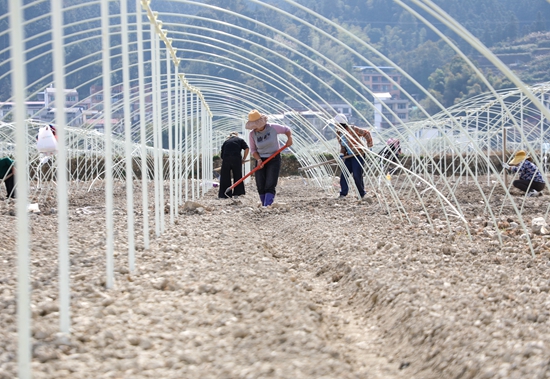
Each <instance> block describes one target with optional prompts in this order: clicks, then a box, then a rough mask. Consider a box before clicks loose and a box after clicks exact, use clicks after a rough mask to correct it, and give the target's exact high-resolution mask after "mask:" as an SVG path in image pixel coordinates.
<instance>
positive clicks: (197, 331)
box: [0, 178, 550, 379]
mask: <svg viewBox="0 0 550 379" xmlns="http://www.w3.org/2000/svg"><path fill="white" fill-rule="evenodd" d="M393 185H394V187H396V188H397V186H398V183H396V182H394V184H393ZM460 186H461V187H460V188H457V190H456V191H455V193H456V194H457V196H458V201H459V202H460V204H461V210H462V212H464V216H465V218H466V221H467V222H468V224H467V225H465V224H464V223H463V222H462V221H461V220H460V218H459V217H452V216H450V217H449V218H447V217H445V212H443V211H442V209H443V207H446V206H447V205H446V204H443V205H441V202H439V201H438V200H437V199H436V198H434V199H429V198H425V199H424V200H425V206H421V204H420V202H419V201H418V200H417V199H415V195H414V193H413V194H412V195H411V194H410V193H409V195H407V196H406V195H402V196H401V197H400V198H399V199H398V201H396V200H395V199H394V198H392V196H391V193H390V192H389V191H388V188H385V189H384V188H369V191H368V194H367V196H366V198H365V199H363V200H362V201H358V200H357V199H355V198H353V197H351V196H349V197H347V198H345V199H335V196H333V195H327V194H326V193H325V192H323V191H321V190H320V189H318V188H316V187H314V186H311V185H308V183H307V182H306V181H305V180H304V179H302V178H282V179H281V181H280V183H279V186H278V190H279V193H278V195H277V197H276V201H275V204H274V205H273V206H272V207H269V208H261V207H258V200H257V195H256V194H255V192H254V188H253V185H251V184H250V185H248V186H247V191H248V194H247V195H245V196H243V197H240V198H239V199H236V200H229V199H227V200H219V199H217V193H216V192H215V191H214V190H213V191H211V192H209V193H208V194H207V195H206V196H205V197H204V198H202V199H200V200H198V201H197V202H196V203H188V204H187V206H186V207H183V206H182V207H180V209H179V213H180V214H179V215H178V218H177V219H176V222H175V224H174V225H170V223H169V215H168V214H166V231H165V232H164V233H163V234H162V235H161V236H160V237H159V238H155V236H154V233H153V232H154V230H155V227H154V225H153V224H152V221H154V213H153V208H151V212H150V217H149V218H150V220H151V223H150V225H151V228H150V229H151V236H152V241H151V246H150V248H149V249H148V250H144V248H143V238H142V236H141V233H142V228H143V226H142V224H141V222H142V221H141V209H140V206H139V204H140V203H139V201H140V200H139V198H138V197H137V196H138V194H141V189H140V188H139V183H136V189H135V193H136V199H135V201H136V212H135V213H136V214H135V217H136V223H135V228H136V234H137V237H136V241H137V242H136V244H137V252H136V270H135V271H134V272H129V270H128V257H127V243H126V208H125V203H124V193H125V192H124V184H123V183H120V184H118V185H117V190H116V194H117V195H116V196H117V197H116V199H115V204H116V207H117V208H116V209H115V212H114V215H115V235H116V242H115V271H116V276H115V286H114V288H113V289H106V288H105V230H104V223H105V208H104V204H105V202H104V194H103V192H102V191H101V190H98V189H93V190H92V191H91V192H88V193H79V194H75V195H72V196H71V203H70V211H69V214H70V230H69V237H70V252H71V293H72V298H71V321H72V328H71V330H72V333H71V335H70V336H64V335H60V334H59V333H58V331H59V312H58V309H59V306H58V302H57V296H58V287H57V285H58V279H57V275H58V273H57V264H58V263H57V247H56V245H57V239H56V236H57V217H56V214H55V209H53V212H52V208H55V205H54V202H53V200H52V199H51V198H45V199H44V200H43V202H42V203H41V204H40V207H41V210H42V213H41V214H36V215H35V214H33V215H31V224H32V231H31V262H32V263H31V265H32V266H31V282H32V317H33V318H32V340H33V363H32V365H33V377H35V378H270V377H272V378H380V379H381V378H419V379H420V378H426V379H430V378H547V377H550V370H549V365H550V363H549V362H550V350H549V346H548V343H549V342H548V341H550V327H549V326H550V322H549V315H550V301H549V300H548V292H549V290H550V277H549V275H548V274H549V270H550V267H549V266H550V251H549V250H550V248H549V247H548V246H549V245H550V244H549V243H548V238H547V236H546V235H536V234H532V235H531V237H532V242H533V247H534V249H533V250H534V252H535V253H536V254H535V257H534V258H533V257H532V256H531V250H530V249H529V248H528V244H527V239H526V238H525V235H522V234H525V230H523V231H522V230H521V228H518V226H517V225H518V224H521V222H520V221H524V222H525V223H526V224H528V225H530V222H531V219H532V218H534V217H545V213H544V212H545V211H546V202H547V196H543V197H539V198H529V199H524V198H520V197H516V198H515V200H517V202H518V204H519V205H521V203H522V202H523V200H526V201H525V203H524V204H523V219H522V220H519V219H518V217H517V215H515V214H514V213H513V212H512V209H511V207H510V204H506V202H505V201H504V200H502V194H498V193H494V194H492V195H491V197H490V198H489V199H488V201H489V202H490V203H491V205H492V207H493V208H498V205H499V204H500V206H501V211H500V209H499V213H498V214H497V217H498V225H496V226H493V225H492V222H491V217H490V215H489V214H488V212H487V209H488V208H487V207H486V204H485V203H484V200H483V199H481V198H480V195H476V189H475V188H472V185H471V184H468V185H466V184H462V185H460ZM489 192H490V191H487V193H489ZM400 193H402V194H406V193H407V191H406V190H405V189H403V188H402V187H400ZM426 196H429V195H426ZM499 197H500V198H499ZM166 198H168V196H166ZM499 201H500V203H499ZM503 201H504V203H503ZM426 210H427V212H426ZM11 214H13V205H12V204H9V203H8V202H3V203H2V204H1V205H0V232H1V235H2V236H3V237H2V241H3V243H2V244H0V253H1V254H2V258H3V265H2V266H1V268H0V333H1V334H2V337H1V338H0V345H1V348H0V378H13V377H16V370H17V369H16V367H17V363H16V358H17V355H16V341H17V328H16V314H15V309H16V304H15V298H16V285H17V283H16V264H17V259H16V255H15V236H14V235H13V234H12V230H13V225H14V222H15V217H13V216H12V215H11ZM498 236H500V238H501V240H502V243H500V242H499V239H498Z"/></svg>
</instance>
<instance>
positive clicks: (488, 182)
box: [486, 106, 491, 186]
mask: <svg viewBox="0 0 550 379" xmlns="http://www.w3.org/2000/svg"><path fill="white" fill-rule="evenodd" d="M489 110H490V107H489V106H487V124H486V125H487V186H490V185H491V125H490V123H489Z"/></svg>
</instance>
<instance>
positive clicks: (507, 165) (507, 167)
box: [502, 163, 510, 170]
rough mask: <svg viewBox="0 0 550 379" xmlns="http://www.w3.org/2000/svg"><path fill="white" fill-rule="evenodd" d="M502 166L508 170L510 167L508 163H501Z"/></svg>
mask: <svg viewBox="0 0 550 379" xmlns="http://www.w3.org/2000/svg"><path fill="white" fill-rule="evenodd" d="M502 167H503V168H505V169H507V170H509V169H510V165H509V164H508V163H503V164H502Z"/></svg>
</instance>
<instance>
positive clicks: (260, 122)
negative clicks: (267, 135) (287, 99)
mask: <svg viewBox="0 0 550 379" xmlns="http://www.w3.org/2000/svg"><path fill="white" fill-rule="evenodd" d="M265 124H267V117H266V116H264V115H263V114H261V113H260V112H258V111H257V110H256V109H254V110H251V111H250V113H248V122H247V123H246V125H245V126H244V127H245V128H246V129H248V130H254V129H258V128H261V127H263V126H264V125H265Z"/></svg>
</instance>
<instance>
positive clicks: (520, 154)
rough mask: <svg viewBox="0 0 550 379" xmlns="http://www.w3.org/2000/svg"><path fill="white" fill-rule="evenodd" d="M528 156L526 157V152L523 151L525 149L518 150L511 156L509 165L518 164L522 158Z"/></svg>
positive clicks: (524, 158)
mask: <svg viewBox="0 0 550 379" xmlns="http://www.w3.org/2000/svg"><path fill="white" fill-rule="evenodd" d="M527 158H528V157H527V154H526V153H525V151H523V150H519V151H518V152H517V153H516V154H515V155H514V157H513V158H512V160H511V161H510V163H508V164H509V165H510V166H516V165H518V164H520V163H521V162H523V161H524V160H526V159H527Z"/></svg>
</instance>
